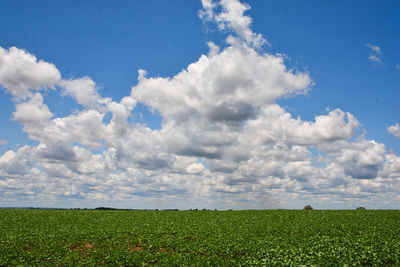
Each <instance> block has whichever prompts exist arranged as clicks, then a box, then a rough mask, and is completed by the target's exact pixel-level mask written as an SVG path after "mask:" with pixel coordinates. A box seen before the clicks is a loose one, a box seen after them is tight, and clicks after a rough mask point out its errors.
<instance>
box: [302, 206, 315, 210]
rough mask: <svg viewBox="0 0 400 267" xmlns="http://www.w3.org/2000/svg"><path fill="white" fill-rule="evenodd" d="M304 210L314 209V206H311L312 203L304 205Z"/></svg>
mask: <svg viewBox="0 0 400 267" xmlns="http://www.w3.org/2000/svg"><path fill="white" fill-rule="evenodd" d="M303 210H313V208H312V207H311V205H306V206H304V208H303Z"/></svg>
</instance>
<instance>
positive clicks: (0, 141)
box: [0, 139, 8, 145]
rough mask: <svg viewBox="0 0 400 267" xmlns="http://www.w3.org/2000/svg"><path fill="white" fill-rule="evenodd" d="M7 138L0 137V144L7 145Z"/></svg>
mask: <svg viewBox="0 0 400 267" xmlns="http://www.w3.org/2000/svg"><path fill="white" fill-rule="evenodd" d="M7 144H8V142H7V140H3V139H0V145H7Z"/></svg>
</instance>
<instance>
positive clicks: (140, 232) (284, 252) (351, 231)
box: [0, 209, 400, 266]
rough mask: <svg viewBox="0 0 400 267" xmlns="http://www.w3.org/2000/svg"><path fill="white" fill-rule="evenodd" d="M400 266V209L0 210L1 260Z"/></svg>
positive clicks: (5, 262)
mask: <svg viewBox="0 0 400 267" xmlns="http://www.w3.org/2000/svg"><path fill="white" fill-rule="evenodd" d="M346 263H347V264H351V265H371V264H373V265H385V266H387V265H394V266H399V265H400V211H386V210H361V211H356V210H354V211H319V210H312V211H300V210H297V211H295V210H270V211H268V210H266V211H119V210H113V211H102V210H17V209H16V210H10V209H0V266H2V265H13V266H14V265H20V264H22V265H82V264H86V265H99V264H101V265H103V264H104V265H134V266H139V265H157V266H160V265H161V266H171V265H172V266H174V265H175V266H182V265H197V266H204V265H210V266H228V265H230V266H231V265H277V264H283V265H288V264H292V265H301V264H306V265H324V266H326V265H343V264H346Z"/></svg>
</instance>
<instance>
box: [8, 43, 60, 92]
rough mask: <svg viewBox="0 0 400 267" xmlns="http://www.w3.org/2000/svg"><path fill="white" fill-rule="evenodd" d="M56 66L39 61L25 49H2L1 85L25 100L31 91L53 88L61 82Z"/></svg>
mask: <svg viewBox="0 0 400 267" xmlns="http://www.w3.org/2000/svg"><path fill="white" fill-rule="evenodd" d="M60 77H61V75H60V72H59V71H58V70H57V68H56V67H55V66H54V64H51V63H48V62H45V61H43V60H39V61H38V60H37V59H36V57H35V56H34V55H32V54H30V53H28V52H26V51H25V50H23V49H19V48H16V47H11V48H9V49H4V48H2V47H0V84H1V85H2V86H3V87H4V88H6V89H7V91H8V92H10V94H11V95H13V96H14V97H17V98H25V97H26V96H28V95H29V90H30V89H33V90H41V89H44V88H53V87H54V85H55V84H56V83H57V82H58V81H59V80H60Z"/></svg>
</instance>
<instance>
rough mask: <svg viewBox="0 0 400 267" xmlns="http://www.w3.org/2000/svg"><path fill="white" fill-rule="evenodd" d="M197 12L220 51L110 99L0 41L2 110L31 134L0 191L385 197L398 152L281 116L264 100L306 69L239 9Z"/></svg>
mask: <svg viewBox="0 0 400 267" xmlns="http://www.w3.org/2000/svg"><path fill="white" fill-rule="evenodd" d="M203 7H204V9H203V10H201V11H200V12H199V16H200V17H201V18H202V19H203V20H204V21H206V22H207V23H209V22H211V23H216V24H217V26H218V28H219V29H220V30H222V31H224V32H227V33H228V37H227V38H226V47H224V48H222V49H221V48H219V47H218V46H216V45H215V44H214V43H211V42H210V43H209V46H210V52H209V54H208V55H201V56H200V58H199V59H198V60H197V61H196V62H193V63H192V64H190V65H189V66H187V68H185V69H184V70H182V71H181V72H180V73H178V74H176V75H175V76H173V77H164V78H162V77H148V76H147V73H146V71H145V70H139V75H138V83H137V85H135V86H133V87H132V91H131V94H130V95H129V96H126V97H124V98H122V99H121V101H119V102H115V101H113V100H112V99H110V98H103V97H102V96H101V95H100V94H99V92H98V91H97V86H96V83H95V82H94V81H93V80H92V79H91V78H89V77H82V78H79V79H69V80H65V79H62V77H61V76H60V73H59V71H58V70H57V68H56V67H55V66H54V65H53V64H51V63H47V62H44V61H42V60H39V61H37V59H36V57H35V56H34V55H32V54H29V53H28V52H26V51H24V50H22V49H18V48H15V47H12V48H10V49H8V50H7V49H3V48H0V84H1V85H2V86H3V87H4V88H5V89H6V91H7V92H8V93H9V94H10V95H11V96H12V97H13V101H14V103H15V112H14V114H13V118H14V119H15V120H16V121H18V122H20V123H21V124H22V125H23V130H24V131H25V132H26V133H27V134H28V136H29V138H31V139H32V140H35V141H37V142H38V145H37V146H24V147H21V148H19V149H18V150H16V151H12V150H10V151H7V152H6V153H4V154H3V155H2V156H0V199H2V201H4V202H9V203H11V202H12V201H13V200H14V201H15V200H20V201H22V200H36V201H38V203H46V201H47V203H58V202H57V201H74V200H79V201H88V202H87V203H90V201H97V203H117V202H118V201H120V203H123V202H124V201H125V203H131V204H130V207H132V208H134V207H138V206H137V205H138V204H137V203H145V204H141V205H142V206H141V207H149V208H154V207H159V208H172V207H179V208H190V207H191V206H190V205H193V206H192V207H196V205H197V207H208V208H213V207H217V208H276V207H291V208H296V207H301V206H302V205H303V204H304V203H316V204H317V205H320V206H321V207H353V206H352V205H360V203H361V204H364V205H366V204H369V205H370V206H371V205H383V206H385V205H389V206H390V205H393V204H394V203H399V198H398V197H397V196H398V194H399V193H400V183H399V179H400V157H398V156H397V155H395V154H393V153H387V152H386V149H385V145H384V144H380V143H377V142H375V141H373V140H367V139H366V138H365V137H364V136H363V135H360V136H357V132H358V130H359V128H360V123H359V122H358V120H357V119H356V118H355V117H354V115H352V114H350V113H348V112H345V111H342V110H341V109H339V108H338V109H335V110H332V111H330V112H328V113H327V114H325V115H319V116H316V117H315V120H314V121H303V120H302V119H301V118H293V117H292V115H291V114H290V113H289V112H287V111H286V110H285V109H284V108H282V107H281V106H279V105H278V104H277V100H278V99H280V98H282V97H294V96H296V95H299V94H306V93H307V92H308V90H310V88H311V87H312V85H313V81H312V79H311V77H310V76H309V74H308V73H304V72H299V71H294V70H291V69H288V68H287V67H286V65H285V59H284V57H283V56H281V55H272V54H268V53H266V52H264V51H263V48H262V47H263V45H264V44H266V40H265V39H264V38H263V37H262V36H261V35H259V34H256V33H254V32H252V30H251V18H250V17H248V16H246V15H244V12H245V11H246V10H248V9H249V8H250V7H249V6H248V5H246V4H243V3H240V2H239V1H238V0H221V1H220V2H218V3H217V2H213V1H210V0H203ZM48 88H52V89H57V90H58V91H59V93H60V95H62V96H64V97H71V98H73V99H74V100H75V101H76V102H77V104H79V105H80V106H81V109H80V110H78V111H75V112H74V113H72V114H70V115H68V116H65V117H56V116H55V115H54V114H53V113H52V112H51V110H50V109H49V107H48V106H47V105H46V103H45V97H44V95H43V94H42V92H41V90H47V89H48ZM137 103H141V104H142V105H145V106H147V107H148V108H149V109H150V110H155V111H157V112H159V114H160V115H161V117H162V126H161V128H160V129H156V130H154V129H151V128H149V127H147V126H146V125H144V124H141V123H138V122H135V120H134V117H133V113H134V110H135V107H136V104H137ZM389 131H390V132H392V133H393V134H395V135H396V133H397V128H395V126H392V127H391V128H390V129H389ZM66 199H68V200H66ZM67 203H68V202H67ZM71 203H72V202H71ZM349 203H350V204H349ZM372 203H374V204H372ZM388 203H389V204H388Z"/></svg>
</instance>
